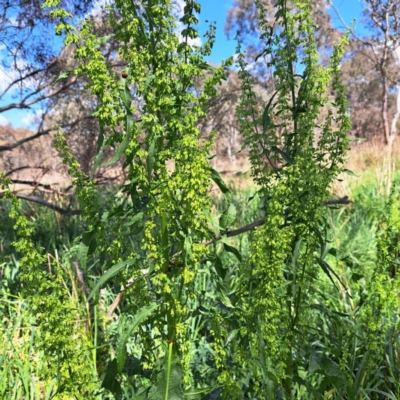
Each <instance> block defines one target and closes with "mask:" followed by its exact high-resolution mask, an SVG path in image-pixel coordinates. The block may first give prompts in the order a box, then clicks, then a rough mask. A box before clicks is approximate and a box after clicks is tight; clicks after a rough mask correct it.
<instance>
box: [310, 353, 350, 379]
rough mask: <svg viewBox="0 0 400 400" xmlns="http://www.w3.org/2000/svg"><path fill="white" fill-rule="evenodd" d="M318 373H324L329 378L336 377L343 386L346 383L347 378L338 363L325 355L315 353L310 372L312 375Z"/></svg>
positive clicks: (311, 360) (311, 359)
mask: <svg viewBox="0 0 400 400" xmlns="http://www.w3.org/2000/svg"><path fill="white" fill-rule="evenodd" d="M316 371H322V372H323V373H324V375H325V376H328V377H335V378H336V379H337V380H338V381H340V383H342V384H343V383H345V381H346V378H345V376H344V374H343V372H342V370H341V369H340V367H339V365H338V364H337V363H335V362H334V361H332V360H331V359H330V358H328V357H327V356H325V355H324V354H320V353H315V352H314V353H312V354H311V358H310V365H309V368H308V372H309V373H310V374H312V373H314V372H316ZM338 383H339V382H338Z"/></svg>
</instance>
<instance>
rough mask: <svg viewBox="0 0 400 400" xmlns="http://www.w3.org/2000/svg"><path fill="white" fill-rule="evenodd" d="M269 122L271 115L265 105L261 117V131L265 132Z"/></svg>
mask: <svg viewBox="0 0 400 400" xmlns="http://www.w3.org/2000/svg"><path fill="white" fill-rule="evenodd" d="M270 123H271V117H270V116H269V113H268V109H267V107H265V109H264V113H263V117H262V125H263V132H265V131H266V130H267V129H268V127H269V124H270Z"/></svg>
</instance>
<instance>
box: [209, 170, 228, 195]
mask: <svg viewBox="0 0 400 400" xmlns="http://www.w3.org/2000/svg"><path fill="white" fill-rule="evenodd" d="M211 179H212V180H213V181H214V182H215V183H216V184H217V186H218V187H219V188H220V189H221V192H222V193H224V194H225V193H228V192H229V189H228V187H227V186H226V184H225V182H224V181H223V180H222V178H221V176H220V174H219V173H218V172H217V171H216V170H215V169H214V168H211Z"/></svg>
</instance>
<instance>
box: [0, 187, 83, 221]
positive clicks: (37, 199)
mask: <svg viewBox="0 0 400 400" xmlns="http://www.w3.org/2000/svg"><path fill="white" fill-rule="evenodd" d="M5 194H6V192H1V193H0V199H1V198H3V197H4V195H5ZM14 196H15V197H18V198H19V199H23V200H27V201H32V202H33V203H38V204H40V205H42V206H45V207H48V208H50V209H51V210H53V211H56V212H58V213H59V214H61V215H65V216H67V217H70V216H72V215H80V214H81V212H82V211H81V210H66V209H64V208H61V207H59V206H56V205H55V204H53V203H50V202H48V201H47V200H44V199H42V198H41V197H38V196H29V195H26V194H23V193H14Z"/></svg>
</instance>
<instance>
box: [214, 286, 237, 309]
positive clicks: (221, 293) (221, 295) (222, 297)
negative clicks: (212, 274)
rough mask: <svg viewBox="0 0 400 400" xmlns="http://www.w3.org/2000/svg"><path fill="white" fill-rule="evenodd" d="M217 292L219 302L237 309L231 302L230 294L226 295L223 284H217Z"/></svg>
mask: <svg viewBox="0 0 400 400" xmlns="http://www.w3.org/2000/svg"><path fill="white" fill-rule="evenodd" d="M217 291H218V295H219V300H220V301H221V303H222V304H223V305H224V306H225V307H227V308H235V307H234V306H233V304H232V302H231V299H230V298H229V297H228V294H227V293H226V289H225V286H224V285H223V284H222V283H221V282H217Z"/></svg>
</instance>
